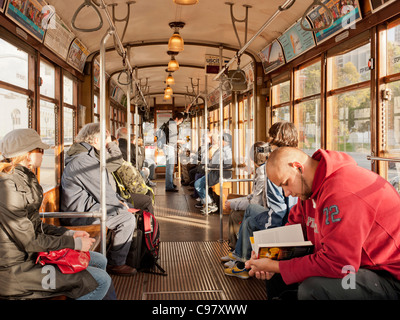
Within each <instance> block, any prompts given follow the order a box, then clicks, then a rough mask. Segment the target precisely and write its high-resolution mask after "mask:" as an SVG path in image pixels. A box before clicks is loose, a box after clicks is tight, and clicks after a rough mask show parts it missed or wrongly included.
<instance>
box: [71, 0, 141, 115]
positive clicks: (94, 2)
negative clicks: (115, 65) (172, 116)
mask: <svg viewBox="0 0 400 320" xmlns="http://www.w3.org/2000/svg"><path fill="white" fill-rule="evenodd" d="M83 1H84V2H83V3H82V4H81V5H80V6H79V7H78V9H77V10H76V11H75V13H74V15H73V18H72V27H73V28H74V29H76V30H78V31H81V32H93V31H97V30H99V29H101V27H102V26H103V18H102V16H101V14H100V11H99V9H98V8H97V7H99V8H100V9H102V10H103V11H104V13H105V16H106V18H107V21H108V23H109V26H110V30H113V31H115V30H116V29H117V28H116V26H115V23H114V21H113V18H112V17H111V14H110V12H109V11H108V9H107V4H106V3H105V2H104V0H83ZM86 6H90V7H93V8H94V9H95V10H96V13H97V14H98V16H99V17H100V19H101V25H99V26H98V27H97V28H92V29H80V28H77V27H76V25H75V19H76V17H77V16H78V14H79V12H80V11H81V10H82V9H83V8H84V7H86ZM113 40H114V47H115V49H116V51H117V52H118V53H119V54H120V55H121V56H122V57H123V60H124V62H126V68H127V72H128V73H129V74H130V75H131V77H132V78H133V80H134V82H135V84H136V86H137V87H138V91H139V94H140V95H141V96H142V98H143V101H144V103H145V105H146V107H148V106H147V102H146V100H145V98H144V95H143V92H142V90H141V89H140V86H139V85H138V79H137V78H136V77H134V76H133V68H132V66H131V64H130V62H129V59H126V60H125V58H126V55H127V51H126V49H125V48H124V45H123V44H122V41H121V38H120V37H119V35H118V32H114V34H113ZM129 103H130V102H129Z"/></svg>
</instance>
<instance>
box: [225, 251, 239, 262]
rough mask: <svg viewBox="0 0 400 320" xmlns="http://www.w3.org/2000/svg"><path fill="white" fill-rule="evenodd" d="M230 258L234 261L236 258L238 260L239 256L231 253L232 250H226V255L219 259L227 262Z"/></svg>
mask: <svg viewBox="0 0 400 320" xmlns="http://www.w3.org/2000/svg"><path fill="white" fill-rule="evenodd" d="M230 260H234V261H236V260H240V259H239V257H238V256H237V255H235V254H234V253H233V251H230V252H228V254H227V255H226V256H224V257H221V261H222V262H227V261H230Z"/></svg>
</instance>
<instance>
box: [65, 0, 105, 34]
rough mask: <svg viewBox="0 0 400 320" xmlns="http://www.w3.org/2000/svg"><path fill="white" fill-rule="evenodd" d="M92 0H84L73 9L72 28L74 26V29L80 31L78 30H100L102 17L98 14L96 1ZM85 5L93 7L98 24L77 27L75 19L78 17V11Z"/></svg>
mask: <svg viewBox="0 0 400 320" xmlns="http://www.w3.org/2000/svg"><path fill="white" fill-rule="evenodd" d="M92 1H94V0H84V1H83V3H82V4H81V5H80V6H79V7H78V9H77V10H76V11H75V13H74V15H73V17H72V20H71V24H72V28H74V29H75V30H76V31H80V32H94V31H97V30H100V29H101V28H102V27H103V18H102V16H101V14H100V11H99V9H97V3H96V2H92ZM86 7H92V8H93V9H94V11H95V12H96V14H97V17H98V18H99V25H98V26H97V27H95V28H87V29H85V28H79V27H77V26H76V24H75V21H76V18H77V17H78V15H79V13H80V12H81V11H82V9H83V8H86Z"/></svg>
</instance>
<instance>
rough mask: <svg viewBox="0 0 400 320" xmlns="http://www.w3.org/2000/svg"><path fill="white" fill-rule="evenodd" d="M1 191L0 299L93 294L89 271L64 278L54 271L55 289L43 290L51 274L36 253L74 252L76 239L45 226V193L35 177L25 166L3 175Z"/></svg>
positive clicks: (58, 228) (73, 296) (59, 229)
mask: <svg viewBox="0 0 400 320" xmlns="http://www.w3.org/2000/svg"><path fill="white" fill-rule="evenodd" d="M0 190H1V192H0V256H1V259H0V296H3V297H13V298H18V297H20V298H26V299H34V298H46V297H51V296H55V295H67V296H68V297H70V298H77V297H80V296H82V295H85V294H87V293H89V292H90V291H93V290H94V289H95V288H96V287H97V282H96V281H95V280H94V278H93V277H92V276H91V275H90V273H89V272H88V271H86V270H84V271H81V272H79V273H75V274H62V273H61V272H60V271H59V270H58V268H55V269H54V270H55V272H56V274H55V277H56V279H57V285H56V288H55V289H45V288H44V287H43V283H42V281H46V279H45V277H46V276H48V273H47V272H45V273H42V266H41V265H40V264H36V257H37V252H41V251H50V250H59V249H63V248H71V249H73V248H74V239H73V237H72V235H71V234H70V232H69V231H68V229H66V228H64V227H56V226H53V225H48V224H45V223H42V220H41V219H40V217H39V208H40V205H41V203H42V200H43V190H42V187H41V186H40V185H39V182H38V180H37V179H36V176H35V175H34V173H32V172H31V171H30V170H29V169H28V168H26V167H23V166H18V167H16V168H15V170H14V172H13V173H11V174H7V173H0Z"/></svg>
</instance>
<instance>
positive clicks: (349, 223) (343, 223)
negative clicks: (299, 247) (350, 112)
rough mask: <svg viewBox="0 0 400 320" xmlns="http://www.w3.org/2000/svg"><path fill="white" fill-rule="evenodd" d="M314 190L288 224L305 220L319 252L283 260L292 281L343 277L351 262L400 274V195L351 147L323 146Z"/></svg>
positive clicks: (286, 277) (316, 155)
mask: <svg viewBox="0 0 400 320" xmlns="http://www.w3.org/2000/svg"><path fill="white" fill-rule="evenodd" d="M313 159H315V160H318V161H319V164H318V168H317V171H316V174H315V177H314V181H313V185H312V192H313V193H312V196H311V198H310V199H308V200H306V201H299V202H298V203H297V205H295V206H294V207H293V208H292V209H291V211H290V214H289V221H288V224H296V223H301V224H302V226H303V230H304V231H305V234H306V236H307V239H308V240H310V241H311V242H312V243H313V244H314V247H315V250H314V253H313V254H310V255H307V256H304V257H301V258H295V259H291V260H286V261H280V262H279V268H280V272H281V275H282V278H283V280H284V281H285V283H286V284H291V283H296V282H302V281H303V280H305V279H307V278H309V277H316V276H320V277H327V278H343V277H344V276H345V275H346V274H347V272H345V273H344V272H342V268H343V267H345V266H352V267H353V268H354V269H355V271H356V272H357V271H358V269H359V268H367V269H372V270H386V271H388V272H390V273H391V274H392V275H393V276H394V277H395V278H397V279H399V280H400V195H399V194H398V193H397V191H396V190H395V189H394V188H393V187H392V185H391V184H390V183H389V182H387V181H386V180H385V179H383V178H382V177H380V176H379V175H377V174H375V173H374V172H372V171H369V170H367V169H364V168H361V167H359V166H357V164H356V162H355V161H354V160H353V158H351V157H350V156H348V155H347V154H345V153H342V152H336V151H326V150H318V151H317V152H315V153H314V155H313Z"/></svg>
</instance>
